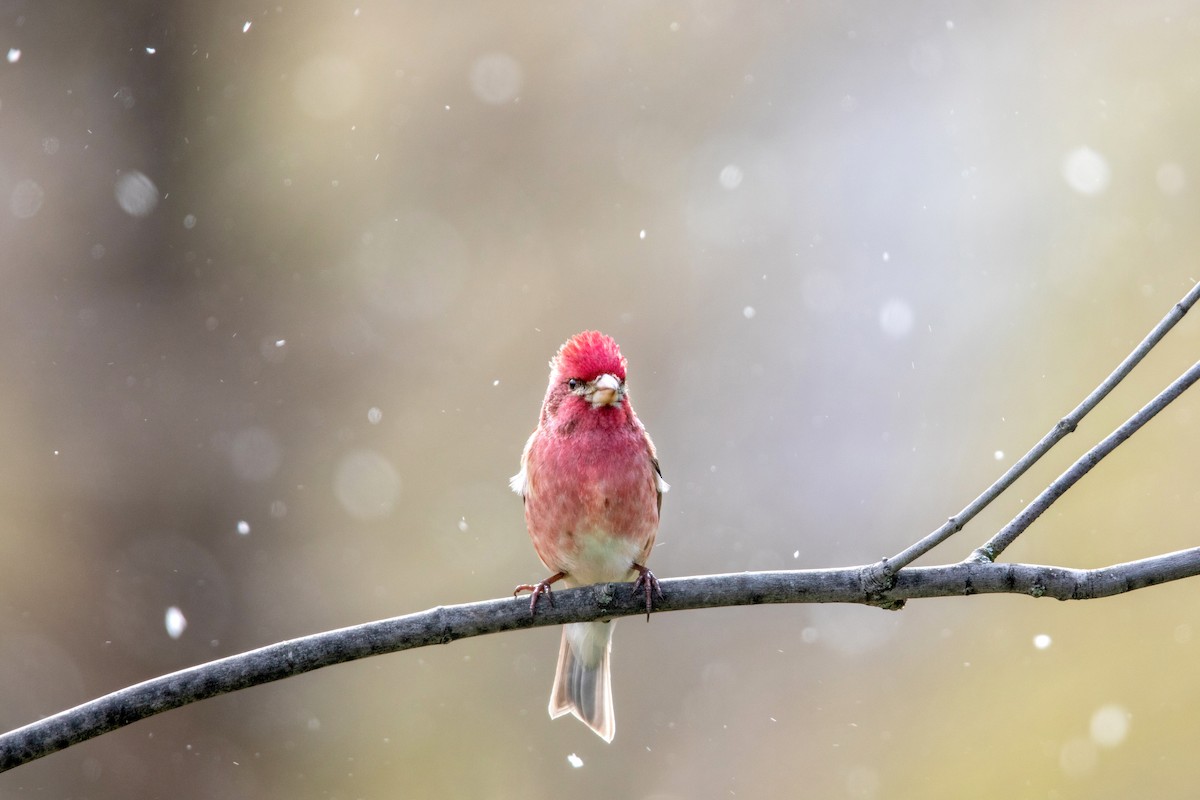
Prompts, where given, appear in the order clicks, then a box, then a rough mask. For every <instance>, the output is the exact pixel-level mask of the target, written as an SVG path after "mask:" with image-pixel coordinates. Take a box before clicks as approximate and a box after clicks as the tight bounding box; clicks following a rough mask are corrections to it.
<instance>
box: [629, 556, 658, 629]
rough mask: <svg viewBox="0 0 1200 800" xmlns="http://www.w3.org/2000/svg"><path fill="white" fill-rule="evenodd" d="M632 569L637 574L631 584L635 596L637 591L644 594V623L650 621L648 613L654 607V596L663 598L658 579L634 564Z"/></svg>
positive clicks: (639, 565)
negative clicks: (636, 577)
mask: <svg viewBox="0 0 1200 800" xmlns="http://www.w3.org/2000/svg"><path fill="white" fill-rule="evenodd" d="M633 568H634V569H635V570H637V572H638V579H637V580H636V581H634V582H633V591H634V593H635V594H636V593H637V592H638V591H644V592H645V593H646V621H647V622H649V621H650V611H651V609H652V608H653V607H654V596H655V595H658V596H659V597H662V596H663V593H662V589H660V588H659V586H658V578H656V577H654V573H653V572H651V571H650V570H648V569H646V568H645V567H643V566H642V565H641V564H634V565H633Z"/></svg>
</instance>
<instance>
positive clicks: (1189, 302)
mask: <svg viewBox="0 0 1200 800" xmlns="http://www.w3.org/2000/svg"><path fill="white" fill-rule="evenodd" d="M1197 300H1200V283H1196V284H1193V286H1192V288H1191V289H1190V290H1189V291H1188V292H1187V294H1185V295H1184V296H1183V299H1182V300H1180V301H1179V302H1178V303H1176V304H1175V305H1174V307H1172V308H1171V310H1170V311H1169V312H1167V315H1166V316H1165V317H1163V318H1162V320H1161V321H1159V323H1158V324H1157V325H1155V326H1154V329H1153V330H1151V331H1150V333H1148V334H1147V335H1146V338H1145V339H1143V340H1142V342H1141V344H1139V345H1138V346H1137V347H1135V348H1134V349H1133V352H1131V353H1130V354H1129V355H1127V356H1126V357H1125V360H1124V361H1122V362H1121V363H1120V364H1119V365H1118V366H1117V368H1116V369H1114V370H1113V371H1112V374H1110V375H1109V376H1108V377H1107V378H1105V379H1104V381H1103V382H1102V383H1101V384H1100V385H1099V386H1097V387H1096V388H1095V389H1094V390H1093V391H1092V393H1091V394H1089V395H1088V396H1087V397H1086V398H1084V400H1083V402H1082V403H1080V404H1079V405H1078V406H1076V408H1075V410H1074V411H1072V412H1071V413H1070V414H1067V415H1066V416H1065V417H1063V418H1062V419H1061V420H1059V421H1058V423H1057V424H1056V425H1055V426H1054V427H1053V428H1051V429H1050V432H1049V433H1047V434H1046V435H1045V436H1043V437H1042V438H1041V441H1039V442H1038V443H1037V444H1035V445H1034V446H1033V448H1032V449H1030V451H1029V452H1028V453H1026V454H1025V455H1024V456H1022V457H1021V458H1020V459H1019V460H1018V461H1017V462H1016V463H1015V464H1013V465H1012V466H1011V467H1009V468H1008V471H1007V472H1005V473H1004V474H1003V475H1001V476H1000V479H999V480H997V481H996V482H995V483H993V484H992V485H991V486H989V487H988V488H987V489H986V490H985V491H984V492H983V494H981V495H979V496H978V497H976V498H975V499H974V500H972V501H971V502H970V503H969V504H968V505H967V507H966V508H964V509H963V510H962V511H959V512H958V513H957V514H955V515H954V516H952V517H950V519H948V520H946V522H945V523H944V524H943V525H942V526H941V527H940V528H938V529H937V530H935V531H934V532H933V533H931V534H929V535H928V536H926V537H925V538H924V539H921V540H920V541H918V542H915V543H913V544H911V545H909V546H908V547H906V548H905V549H904V550H902V551H900V552H899V553H897V554H896V555H894V556H892V557H891V558H888V559H884V561H883V562H882V563H881V564H879V565H877V568H876V569H877V572H878V573H881V574H879V575H878V576H877V578H876V583H877V584H878V585H880V586H881V587H882V586H886V585H887V579H888V578H890V576H891V574H893V573H895V572H896V571H898V570H900V569H903V568H904V567H906V566H908V565H909V564H911V563H912V562H913V561H916V560H917V559H918V558H920V557H921V556H923V555H925V554H926V553H928V552H929V551H930V550H932V549H933V548H935V547H937V546H938V545H939V544H941V543H942V542H944V541H946V540H947V539H949V538H950V537H951V536H953V535H954V534H956V533H958V532H959V531H960V530H962V528H963V526H965V525H966V524H967V523H968V522H970V521H971V520H972V519H974V517H975V515H976V514H978V513H979V512H980V511H983V509H985V508H987V506H988V504H989V503H991V502H992V501H993V500H995V499H996V498H997V497H999V496H1000V495H1001V494H1003V493H1004V491H1005V490H1006V489H1008V487H1009V486H1012V485H1013V483H1015V482H1016V480H1017V479H1018V478H1020V477H1021V476H1022V475H1024V474H1025V472H1026V471H1027V470H1028V469H1029V468H1030V467H1032V466H1033V465H1034V464H1035V463H1037V461H1038V459H1040V458H1041V457H1042V456H1044V455H1046V453H1048V452H1049V451H1050V448H1052V447H1054V445H1056V444H1058V443H1059V442H1060V441H1061V440H1062V439H1063V438H1064V437H1066V435H1067V434H1069V433H1074V431H1075V428H1076V427H1077V426H1078V425H1079V423H1080V421H1081V420H1083V418H1084V417H1085V416H1087V414H1088V412H1089V411H1091V410H1092V409H1093V408H1095V407H1096V406H1097V405H1098V404H1099V403H1100V401H1101V400H1103V399H1104V398H1105V397H1107V396H1108V393H1109V392H1111V391H1112V390H1113V389H1114V388H1116V385H1117V384H1118V383H1120V382H1121V381H1122V380H1123V379H1124V378H1125V376H1126V375H1128V374H1129V373H1130V372H1132V371H1133V368H1134V367H1136V366H1137V365H1138V363H1139V362H1140V361H1141V360H1142V359H1143V358H1145V357H1146V354H1147V353H1149V352H1150V350H1151V349H1152V348H1153V347H1154V346H1155V345H1156V344H1158V343H1159V341H1161V340H1162V338H1163V337H1164V336H1166V335H1167V332H1168V331H1170V330H1171V328H1173V327H1175V323H1177V322H1179V320H1181V319H1183V315H1184V314H1186V313H1187V312H1188V310H1189V309H1191V307H1192V306H1193V305H1195V304H1196V301H1197ZM1031 521H1032V520H1031Z"/></svg>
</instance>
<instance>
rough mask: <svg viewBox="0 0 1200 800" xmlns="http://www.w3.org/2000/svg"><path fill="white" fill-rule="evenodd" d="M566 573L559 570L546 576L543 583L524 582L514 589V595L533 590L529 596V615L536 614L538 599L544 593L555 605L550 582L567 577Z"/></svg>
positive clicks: (551, 603)
mask: <svg viewBox="0 0 1200 800" xmlns="http://www.w3.org/2000/svg"><path fill="white" fill-rule="evenodd" d="M566 575H567V573H565V572H559V573H556V574H554V575H551V576H550V577H549V578H546V580H544V581H542V582H541V583H522V584H521V585H520V586H518V587H517V588H516V589H513V597H516V596H517V595H518V594H520V593H521V592H533V594H532V595H530V597H529V616H531V617H532V616H536V615H537V604H538V599H539V598H541V597H542V596H543V595H544V596H545V597H546V599H547V600H549V601H550V605H551V606H553V605H554V591H553V590H552V589H551V588H550V584H552V583H554V582H555V581H557V580H561V579H562V578H565V577H566Z"/></svg>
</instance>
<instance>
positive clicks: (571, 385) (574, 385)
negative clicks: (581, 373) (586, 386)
mask: <svg viewBox="0 0 1200 800" xmlns="http://www.w3.org/2000/svg"><path fill="white" fill-rule="evenodd" d="M567 388H568V389H570V390H571V391H572V392H573V391H575V390H576V389H578V388H579V379H578V378H571V380H569V381H567Z"/></svg>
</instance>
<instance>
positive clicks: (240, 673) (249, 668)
mask: <svg viewBox="0 0 1200 800" xmlns="http://www.w3.org/2000/svg"><path fill="white" fill-rule="evenodd" d="M868 571H869V568H867V567H846V568H842V569H814V570H797V571H792V572H742V573H735V574H729V575H702V576H698V577H693V578H674V579H668V580H663V581H661V582H660V583H661V588H662V591H663V597H662V599H660V600H658V601H656V603H655V611H656V613H658V612H663V611H684V610H688V609H699V608H717V607H723V606H745V605H759V604H764V603H868V604H879V602H880V598H879V597H878V596H876V595H875V594H874V592H872V591H871V589H870V588H869V587H867V586H866V578H865V574H866V573H867V572H868ZM1194 575H1200V547H1197V548H1192V549H1190V550H1181V551H1179V552H1176V553H1168V554H1165V555H1160V556H1155V557H1153V558H1147V559H1143V560H1141V561H1133V562H1130V563H1128V564H1117V565H1115V566H1112V567H1105V568H1102V569H1091V570H1079V569H1067V568H1064V567H1049V566H1040V565H1036V564H995V563H990V562H987V563H962V564H951V565H947V566H940V567H911V568H909V569H906V570H904V571H903V572H901V573H899V574H898V575H897V576H896V581H895V584H894V585H893V586H892V588H891V589H890V590H888V592H887V593H886V595H885V596H884V597H883V598H882V599H883V602H884V604H885V605H888V606H890V607H899V606H900V605H901V604H903V602H904V601H906V600H914V599H917V598H925V597H956V596H964V595H975V594H997V593H1009V594H1023V595H1027V596H1030V597H1053V598H1057V599H1059V600H1088V599H1092V598H1097V597H1109V596H1111V595H1115V594H1121V593H1122V592H1128V591H1132V590H1134V589H1141V588H1144V587H1146V586H1153V585H1155V584H1159V583H1165V582H1167V581H1174V580H1179V579H1180V578H1188V577H1192V576H1194ZM632 586H633V585H632V584H627V583H625V584H598V585H596V586H586V587H584V588H581V589H569V590H564V591H560V592H555V594H554V598H555V604H554V605H553V606H551V605H549V604H546V605H543V606H539V608H538V613H537V616H536V617H534V616H531V615H530V613H529V601H528V600H525V599H524V598H505V599H502V600H487V601H484V602H481V603H468V604H466V605H459V606H445V607H442V608H433V609H430V610H428V611H422V612H421V613H419V614H409V615H408V616H404V617H396V618H395V619H387V620H381V621H379V622H369V623H367V624H365V625H356V626H354V627H351V628H342V629H340V630H335V631H328V632H326V633H318V634H314V635H312V636H305V637H302V638H299V639H292V640H290V641H286V642H280V643H278V644H272V645H268V646H267V647H262V648H259V649H258V650H251V651H249V652H246V653H241V654H240V655H235V656H229V657H228V658H222V659H220V660H218V661H210V662H209V663H207V664H201V665H199V666H195V667H190V668H188V669H184V670H180V671H179V672H173V673H171V674H170V675H164V676H162V677H159V678H153V679H152V680H148V681H145V682H143V683H139V684H136V685H134V686H130V687H128V688H126V689H121V690H120V691H116V692H113V693H112V694H108V695H105V696H104V697H101V698H98V699H96V700H92V701H91V702H88V703H84V704H83V705H80V706H76V707H75V708H72V709H68V710H67V711H62V712H60V713H58V714H55V715H54V716H51V717H46V718H45V719H42V720H38V721H37V722H34V723H31V724H29V725H26V726H25V727H23V728H18V729H16V730H14V731H10V732H8V733H6V734H3V735H0V772H3V771H5V770H9V769H12V768H13V767H17V766H20V765H21V764H25V763H27V762H29V761H33V760H35V759H38V758H41V757H42V756H46V755H49V754H51V753H54V752H57V751H59V750H62V749H63V748H66V747H70V746H71V745H73V744H78V743H79V742H83V741H86V740H88V739H91V738H93V737H96V736H99V735H100V734H102V733H107V732H109V731H113V730H116V729H117V728H122V727H124V726H126V725H129V724H132V723H134V722H137V721H138V720H141V719H145V718H146V717H150V716H153V715H155V714H160V713H162V712H164V711H169V710H171V709H173V708H179V707H180V706H183V705H187V704H189V703H194V702H196V701H198V700H205V699H207V698H209V697H215V696H217V695H221V694H227V693H229V692H235V691H237V690H239V689H246V688H249V687H251V686H257V685H259V684H262V683H269V682H271V681H277V680H280V679H281V678H288V677H291V676H293V675H300V674H303V673H305V672H311V671H313V670H316V669H320V668H322V667H328V666H331V665H333V664H341V663H343V662H346V661H355V660H357V659H360V658H366V657H368V656H375V655H382V654H384V653H395V652H399V651H401V650H412V649H414V648H418V647H426V646H428V645H434V644H447V643H449V642H453V641H456V640H458V639H465V638H468V637H471V636H481V635H483V634H487V633H500V632H502V631H512V630H520V629H524V628H540V627H543V626H546V625H562V624H565V623H568V622H586V621H590V620H594V619H602V618H615V617H624V616H629V615H640V614H644V613H646V605H645V597H644V596H643V595H642V594H640V593H637V592H634V591H633V589H632Z"/></svg>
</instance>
